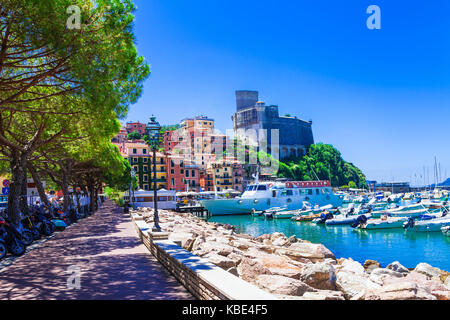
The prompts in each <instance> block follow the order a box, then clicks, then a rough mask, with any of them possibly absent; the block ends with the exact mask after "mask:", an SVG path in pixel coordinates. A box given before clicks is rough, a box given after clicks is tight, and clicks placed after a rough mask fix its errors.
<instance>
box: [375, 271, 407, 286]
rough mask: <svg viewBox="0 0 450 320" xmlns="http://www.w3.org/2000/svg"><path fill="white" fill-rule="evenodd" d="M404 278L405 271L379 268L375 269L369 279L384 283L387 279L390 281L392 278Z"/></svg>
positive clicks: (380, 283)
mask: <svg viewBox="0 0 450 320" xmlns="http://www.w3.org/2000/svg"><path fill="white" fill-rule="evenodd" d="M392 277H395V278H403V277H404V275H403V273H400V272H397V271H393V270H390V269H383V268H377V269H374V270H373V271H372V272H371V273H370V276H369V280H371V281H372V282H375V283H377V284H379V285H383V284H384V283H385V282H386V281H389V279H390V278H392Z"/></svg>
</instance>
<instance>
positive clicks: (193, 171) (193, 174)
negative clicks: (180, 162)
mask: <svg viewBox="0 0 450 320" xmlns="http://www.w3.org/2000/svg"><path fill="white" fill-rule="evenodd" d="M194 177H195V170H192V178H194Z"/></svg>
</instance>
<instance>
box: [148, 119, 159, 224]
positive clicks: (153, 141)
mask: <svg viewBox="0 0 450 320" xmlns="http://www.w3.org/2000/svg"><path fill="white" fill-rule="evenodd" d="M155 119H156V118H155V116H154V115H152V116H151V117H150V121H149V122H148V124H147V127H146V128H145V132H146V134H147V137H148V145H149V147H150V148H151V149H152V150H153V220H154V225H153V228H152V231H153V232H160V231H161V227H160V226H159V217H158V202H157V199H156V194H157V192H156V188H157V187H156V149H157V148H158V146H159V143H160V137H161V133H160V130H161V126H160V124H159V123H158V122H157V121H156V120H155Z"/></svg>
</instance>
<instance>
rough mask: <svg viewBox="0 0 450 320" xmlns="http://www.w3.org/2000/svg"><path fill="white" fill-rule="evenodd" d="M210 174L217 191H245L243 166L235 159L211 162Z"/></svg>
mask: <svg viewBox="0 0 450 320" xmlns="http://www.w3.org/2000/svg"><path fill="white" fill-rule="evenodd" d="M208 173H209V174H211V175H212V177H213V182H214V187H215V189H216V191H225V190H227V189H234V190H237V191H243V185H242V176H243V168H242V164H240V163H239V162H237V161H236V160H234V159H222V160H219V161H215V162H211V163H210V164H209V166H208Z"/></svg>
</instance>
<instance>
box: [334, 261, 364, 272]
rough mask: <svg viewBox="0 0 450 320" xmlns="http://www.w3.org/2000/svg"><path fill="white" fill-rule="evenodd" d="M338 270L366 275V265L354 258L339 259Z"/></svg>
mask: <svg viewBox="0 0 450 320" xmlns="http://www.w3.org/2000/svg"><path fill="white" fill-rule="evenodd" d="M336 270H337V271H344V272H351V273H354V274H357V275H364V274H365V270H364V267H363V266H362V265H361V263H359V262H358V261H354V260H352V259H344V260H340V261H338V266H337V267H336Z"/></svg>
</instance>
